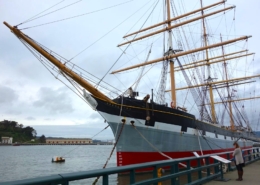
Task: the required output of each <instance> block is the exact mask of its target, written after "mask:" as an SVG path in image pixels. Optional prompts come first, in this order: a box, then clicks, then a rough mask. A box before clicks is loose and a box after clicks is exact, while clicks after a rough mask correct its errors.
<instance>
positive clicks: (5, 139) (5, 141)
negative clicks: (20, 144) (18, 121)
mask: <svg viewBox="0 0 260 185" xmlns="http://www.w3.org/2000/svg"><path fill="white" fill-rule="evenodd" d="M2 143H3V144H12V143H13V138H12V137H2Z"/></svg>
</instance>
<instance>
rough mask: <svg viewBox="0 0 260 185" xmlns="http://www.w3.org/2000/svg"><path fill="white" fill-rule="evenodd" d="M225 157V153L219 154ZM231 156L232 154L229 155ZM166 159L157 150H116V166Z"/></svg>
mask: <svg viewBox="0 0 260 185" xmlns="http://www.w3.org/2000/svg"><path fill="white" fill-rule="evenodd" d="M246 148H252V147H245V148H243V149H246ZM233 150H234V148H227V149H219V150H204V151H203V154H204V155H208V154H215V153H221V152H228V151H233ZM196 152H197V153H198V154H199V155H202V154H201V152H200V151H196ZM164 154H165V155H167V156H169V157H171V158H172V159H177V158H184V157H194V154H193V151H186V152H164ZM221 157H224V158H226V156H225V155H223V156H221ZM230 157H232V155H231V156H230ZM161 160H168V158H166V157H164V156H162V155H161V154H160V153H158V152H122V151H120V152H117V166H125V165H130V164H138V163H146V162H152V161H161Z"/></svg>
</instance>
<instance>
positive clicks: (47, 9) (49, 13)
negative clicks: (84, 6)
mask: <svg viewBox="0 0 260 185" xmlns="http://www.w3.org/2000/svg"><path fill="white" fill-rule="evenodd" d="M80 1H82V0H79V1H77V2H74V3H71V4H69V5H67V6H64V7H62V8H60V9H57V10H54V11H52V12H49V13H46V14H44V15H41V16H39V17H35V16H34V17H35V18H31V19H30V20H28V21H26V22H31V21H33V20H35V19H39V18H41V17H44V16H46V15H49V14H52V13H54V12H57V11H59V10H62V9H64V8H67V7H69V6H72V5H74V4H77V3H79V2H80ZM60 3H61V2H60ZM57 4H59V3H57ZM54 6H56V5H54ZM54 6H52V7H54ZM52 7H50V8H48V9H47V10H49V9H51V8H52ZM47 10H44V11H43V12H45V11H47ZM43 12H41V13H43ZM41 13H39V14H41ZM39 14H37V15H39ZM26 22H23V23H26ZM23 23H21V24H23ZM21 24H19V25H21Z"/></svg>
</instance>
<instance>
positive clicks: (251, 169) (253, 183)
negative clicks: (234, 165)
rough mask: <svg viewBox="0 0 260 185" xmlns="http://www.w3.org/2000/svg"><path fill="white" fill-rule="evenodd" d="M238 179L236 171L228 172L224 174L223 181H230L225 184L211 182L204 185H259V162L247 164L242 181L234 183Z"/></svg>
mask: <svg viewBox="0 0 260 185" xmlns="http://www.w3.org/2000/svg"><path fill="white" fill-rule="evenodd" d="M237 178H238V176H237V171H236V170H234V171H229V172H227V173H225V174H224V179H230V180H229V181H227V182H223V181H216V180H213V181H211V182H208V183H206V185H223V184H225V185H238V184H246V185H259V184H260V160H258V161H256V162H253V163H251V164H248V165H246V166H245V167H244V175H243V181H236V179H237Z"/></svg>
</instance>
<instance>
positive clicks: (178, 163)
mask: <svg viewBox="0 0 260 185" xmlns="http://www.w3.org/2000/svg"><path fill="white" fill-rule="evenodd" d="M243 151H244V158H245V163H246V164H249V163H252V162H254V161H256V160H259V159H260V153H259V148H253V149H252V148H251V149H245V150H243ZM231 153H232V152H231V151H229V152H223V153H217V154H214V155H218V156H221V157H224V158H226V159H229V160H231ZM211 156H212V155H204V156H200V157H195V156H194V157H188V158H180V159H173V160H163V161H156V162H149V163H142V164H134V165H128V166H121V167H113V168H107V169H99V170H90V171H82V172H74V173H65V174H57V175H51V176H45V177H38V178H32V179H24V180H19V181H9V182H0V185H23V184H26V185H41V184H42V185H56V184H62V185H68V184H69V182H72V181H76V180H82V179H89V178H93V177H99V176H100V177H102V184H103V185H108V184H109V175H113V174H123V173H128V174H129V184H131V185H150V184H154V185H157V184H160V182H163V181H166V180H168V181H170V184H171V185H179V184H180V181H179V177H180V176H186V184H189V185H195V184H203V183H205V182H208V181H210V180H212V179H215V178H220V180H221V179H223V170H220V169H223V164H222V163H221V162H219V161H217V160H215V159H213V158H211ZM185 165H186V167H183V166H185ZM160 168H162V169H166V171H167V174H165V175H162V176H161V177H158V170H159V169H160ZM234 168H235V166H232V165H231V164H230V163H229V164H228V165H227V169H228V170H232V169H234ZM144 169H146V170H147V169H148V170H151V171H152V174H153V177H152V178H150V179H148V180H143V181H139V182H136V173H137V172H138V171H140V170H141V171H143V170H144ZM194 173H196V174H197V175H196V178H194V176H192V174H194ZM159 176H160V175H159Z"/></svg>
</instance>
